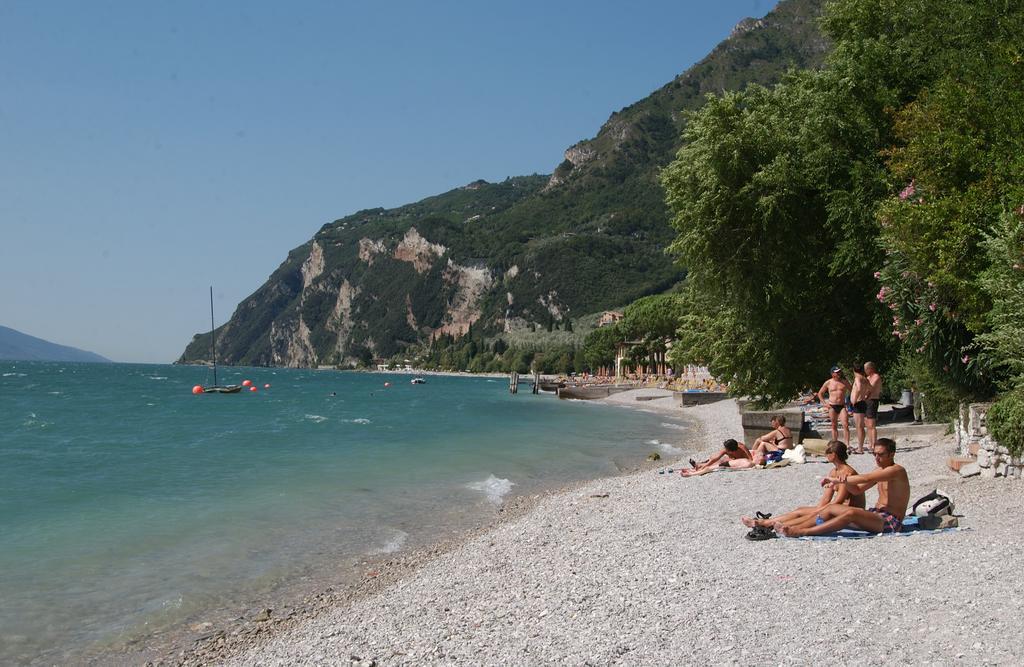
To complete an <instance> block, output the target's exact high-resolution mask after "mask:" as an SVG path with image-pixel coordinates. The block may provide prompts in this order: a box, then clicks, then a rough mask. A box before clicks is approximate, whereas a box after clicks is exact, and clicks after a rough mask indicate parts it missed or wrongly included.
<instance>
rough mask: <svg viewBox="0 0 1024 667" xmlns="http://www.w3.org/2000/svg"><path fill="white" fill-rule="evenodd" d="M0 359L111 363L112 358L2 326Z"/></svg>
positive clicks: (0, 331) (0, 328) (0, 332)
mask: <svg viewBox="0 0 1024 667" xmlns="http://www.w3.org/2000/svg"><path fill="white" fill-rule="evenodd" d="M0 359H4V360H10V361H90V362H102V363H111V362H110V359H107V358H105V357H101V356H100V355H98V354H94V353H92V352H86V351H85V350H79V349H78V348H74V347H68V346H67V345H57V344H56V343H51V342H50V341H46V340H43V339H42V338H36V337H35V336H29V335H28V334H23V333H21V332H20V331H15V330H14V329H10V328H8V327H3V326H0Z"/></svg>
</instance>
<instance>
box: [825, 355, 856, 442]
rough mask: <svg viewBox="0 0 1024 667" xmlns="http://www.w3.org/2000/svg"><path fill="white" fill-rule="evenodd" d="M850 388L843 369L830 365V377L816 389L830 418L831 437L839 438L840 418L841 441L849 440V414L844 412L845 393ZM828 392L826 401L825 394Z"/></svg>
mask: <svg viewBox="0 0 1024 667" xmlns="http://www.w3.org/2000/svg"><path fill="white" fill-rule="evenodd" d="M850 389H851V385H850V382H849V381H848V380H847V379H846V378H844V377H843V369H842V368H840V367H839V366H833V367H832V377H830V378H829V379H827V380H825V384H823V385H821V389H819V390H818V399H819V400H820V401H821V402H822V403H824V404H825V405H827V406H828V416H829V417H830V418H831V420H832V439H833V440H838V439H839V429H838V428H837V425H838V423H839V421H840V420H842V423H843V442H850V415H849V413H847V412H846V394H847V393H849V391H850ZM826 394H828V399H827V400H828V402H827V403H826V402H825V401H826V399H825V395H826Z"/></svg>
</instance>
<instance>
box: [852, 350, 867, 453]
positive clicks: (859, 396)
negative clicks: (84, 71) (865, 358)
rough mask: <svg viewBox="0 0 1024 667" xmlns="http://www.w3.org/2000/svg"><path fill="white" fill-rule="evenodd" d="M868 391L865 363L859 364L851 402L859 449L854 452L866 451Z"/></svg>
mask: <svg viewBox="0 0 1024 667" xmlns="http://www.w3.org/2000/svg"><path fill="white" fill-rule="evenodd" d="M868 393H869V387H868V378H867V375H865V373H864V365H863V364H857V365H856V366H854V367H853V389H851V390H850V402H851V403H852V404H853V428H854V430H855V431H857V449H854V450H853V453H854V454H863V453H864V415H865V414H866V413H867V411H868ZM850 444H851V445H852V444H853V443H852V442H851V443H850Z"/></svg>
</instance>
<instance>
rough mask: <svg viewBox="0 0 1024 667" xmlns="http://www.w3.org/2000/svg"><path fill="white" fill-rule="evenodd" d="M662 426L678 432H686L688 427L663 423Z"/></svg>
mask: <svg viewBox="0 0 1024 667" xmlns="http://www.w3.org/2000/svg"><path fill="white" fill-rule="evenodd" d="M661 426H662V427H663V428H671V429H675V430H676V431H685V430H686V426H684V425H682V424H672V423H670V422H661Z"/></svg>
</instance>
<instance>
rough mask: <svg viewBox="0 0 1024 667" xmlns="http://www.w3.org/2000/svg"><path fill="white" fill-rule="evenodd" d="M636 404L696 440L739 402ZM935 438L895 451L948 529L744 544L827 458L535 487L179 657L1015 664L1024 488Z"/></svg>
mask: <svg viewBox="0 0 1024 667" xmlns="http://www.w3.org/2000/svg"><path fill="white" fill-rule="evenodd" d="M641 391H645V390H641ZM646 391H651V390H646ZM654 391H656V390H654ZM631 393H632V392H631ZM608 400H609V401H611V402H621V403H626V404H628V403H629V402H630V401H633V404H634V405H636V402H635V397H633V396H630V395H623V394H620V395H617V396H615V397H612V399H608ZM644 408H645V409H649V410H658V411H662V410H664V411H670V412H673V413H674V414H676V415H680V414H681V415H686V416H688V417H693V418H697V419H699V420H700V421H701V423H702V433H701V436H700V437H701V438H702V444H703V445H704V447H703V449H704V450H707V451H708V452H710V451H712V450H717V448H718V447H719V446H720V443H721V442H722V440H723V439H725V438H727V437H738V436H739V435H740V433H741V429H740V424H739V414H738V411H737V408H736V404H735V403H734V402H733V401H723V402H720V403H716V404H713V405H708V406H702V407H699V408H686V409H682V408H678V407H674V406H672V405H671V404H670V403H669V399H665V400H651V401H645V402H644ZM937 433H938V432H937V431H936V429H935V428H931V429H924V430H922V431H921V432H920V435H911V436H909V437H904V438H901V439H900V441H899V450H898V452H897V457H896V460H897V462H898V463H901V464H902V465H904V466H905V467H906V468H907V470H908V471H909V474H910V479H911V483H912V486H913V496H914V497H917V496H919V495H923V494H924V493H926V492H928V491H930V490H931V489H932V488H935V487H936V486H939V487H940V488H943V489H945V490H946V491H948V492H949V493H950V495H951V496H952V497H953V498H954V500H955V501H956V505H957V510H958V513H962V514H964V515H965V517H964V518H962V519H961V526H962V527H964V528H965V529H964V530H960V531H958V532H949V533H943V534H932V535H927V534H914V535H910V536H905V537H891V536H886V537H878V538H873V539H865V540H843V541H832V542H814V541H811V542H808V541H801V540H790V539H775V540H769V541H764V542H749V541H747V540H745V539H744V538H743V536H744V535H745V533H746V532H747V530H746V529H745V528H744V527H743V526H742V525H740V523H739V520H738V519H739V516H740V515H741V514H749V513H752V512H754V511H755V510H763V511H770V512H780V511H784V510H787V509H792V508H793V507H795V506H798V505H804V504H810V503H813V502H814V501H815V500H816V498H817V497H818V494H819V487H818V480H819V479H820V478H821V477H822V476H823V475H824V474H825V472H826V471H827V469H828V465H827V464H826V463H824V461H816V460H814V459H810V460H809V462H808V463H806V464H804V465H799V466H789V467H786V468H779V469H774V470H751V471H735V472H717V473H714V474H711V475H705V476H703V477H697V478H692V479H683V478H681V477H679V475H677V474H671V475H670V474H659V472H658V470H647V471H642V472H638V473H635V474H631V475H624V476H620V477H613V478H607V479H601V480H596V481H593V482H588V483H585V484H583V485H580V486H577V487H574V488H572V489H569V490H566V491H564V492H561V493H558V494H554V495H551V496H548V497H545V498H542V499H541V500H539V501H538V502H537V503H536V504H535V505H534V506H533V508H532V509H531V510H530V511H528V512H526V513H525V514H523V515H521V516H516V517H514V518H512V519H510V520H507V521H504V522H501V523H500V524H499V525H497V526H495V527H494V528H492V529H491V530H489V531H487V532H485V533H483V534H481V535H478V536H476V537H473V538H471V539H469V540H468V541H466V542H464V543H463V544H461V545H459V546H456V547H454V548H451V549H447V550H441V551H439V552H438V553H437V554H436V556H434V557H433V558H431V559H430V560H428V561H427V562H426V563H425V564H422V565H421V566H418V567H417V568H415V569H414V570H412V571H411V572H409V573H407V575H405V576H402V577H396V578H395V580H394V581H393V582H392V583H389V584H388V585H386V586H381V588H380V589H379V590H378V591H376V592H374V593H372V594H370V595H366V596H362V597H361V598H358V599H356V600H354V601H351V602H346V603H344V604H338V605H332V606H329V607H328V608H326V609H324V610H323V611H322V612H321V613H319V614H318V615H316V616H315V617H312V618H304V619H301V620H299V621H298V622H295V623H283V624H281V625H278V626H276V628H275V630H274V631H272V632H270V631H268V632H263V633H258V634H251V635H248V636H247V637H246V639H245V640H244V641H234V642H227V643H226V644H225V645H224V646H223V648H222V649H219V650H216V651H215V650H212V649H211V650H208V651H206V652H200V653H198V654H193V655H192V656H191V660H193V661H194V660H199V661H201V662H219V663H221V664H227V665H253V664H259V665H307V664H350V663H359V664H365V665H369V664H378V665H404V664H417V665H419V664H424V663H426V664H445V665H520V664H538V663H565V664H574V665H584V664H590V665H599V664H644V665H668V664H687V663H700V664H707V663H716V664H719V663H737V664H769V663H770V664H779V663H786V664H811V663H818V662H821V661H836V660H839V661H841V662H843V663H849V664H883V663H884V664H893V663H908V664H924V663H939V664H949V663H964V664H979V663H984V664H1022V663H1024V641H1022V639H1024V625H1022V622H1021V619H1022V618H1024V613H1022V612H1024V581H1022V580H1021V578H1019V577H1018V576H1017V575H1014V574H1013V573H1014V572H1019V571H1020V570H1021V568H1022V567H1024V550H1022V549H1021V548H1020V545H1019V541H1018V540H1019V538H1018V535H1019V531H1020V512H1021V508H1022V503H1021V497H1022V491H1024V486H1022V484H1021V482H1019V481H1017V480H1003V479H1000V480H986V479H979V478H972V479H968V480H963V481H961V480H960V479H959V478H957V477H954V476H953V475H952V474H950V473H949V472H948V471H947V470H946V468H945V465H944V461H945V458H946V457H947V456H949V455H951V454H952V450H953V444H952V440H951V439H950V438H949V437H948V436H941V435H938V434H937ZM851 463H852V465H853V466H854V467H855V468H857V469H858V470H861V471H865V472H866V471H867V470H870V469H871V468H873V465H874V464H873V462H872V460H871V458H870V457H869V456H854V457H852V459H851ZM670 467H671V468H673V469H675V468H677V465H666V466H664V467H663V468H662V470H664V469H665V468H670ZM868 495H869V498H868V499H869V502H870V501H872V500H873V499H874V495H875V494H874V492H873V491H872V492H869V494H868Z"/></svg>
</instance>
